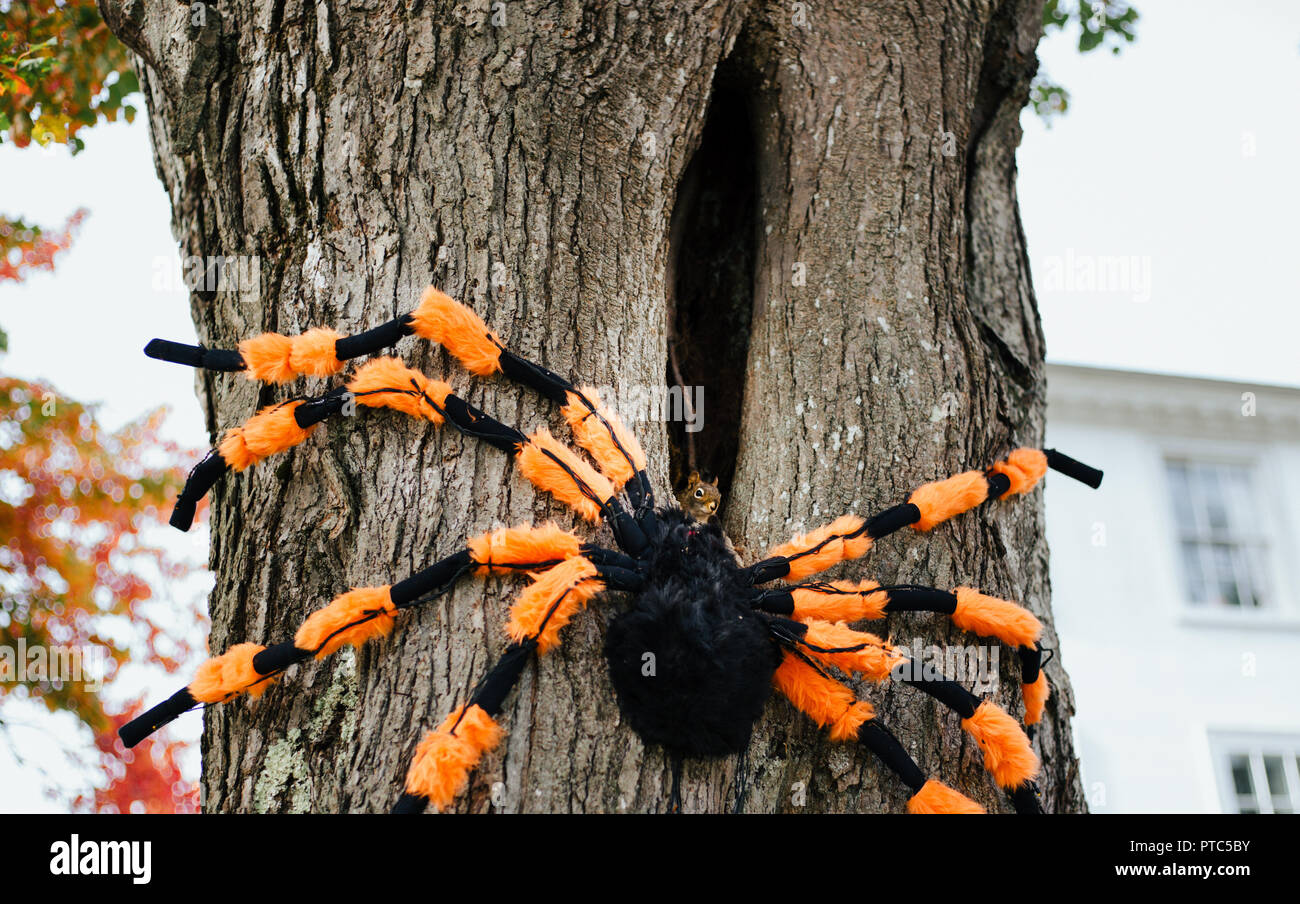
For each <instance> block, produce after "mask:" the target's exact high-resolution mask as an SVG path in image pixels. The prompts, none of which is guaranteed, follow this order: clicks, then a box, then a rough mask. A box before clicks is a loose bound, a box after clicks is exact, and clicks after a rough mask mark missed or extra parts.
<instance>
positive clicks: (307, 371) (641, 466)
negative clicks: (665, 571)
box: [145, 287, 654, 529]
mask: <svg viewBox="0 0 1300 904" xmlns="http://www.w3.org/2000/svg"><path fill="white" fill-rule="evenodd" d="M413 333H414V334H417V335H419V336H422V337H423V338H425V339H428V340H429V341H431V342H435V343H437V344H439V345H442V346H443V347H444V348H446V349H447V351H448V352H450V353H451V354H452V356H453V357H455V358H456V359H457V360H458V361H459V362H460V363H461V364H462V365H463V366H464V367H465V368H466V370H468V371H470V372H471V373H474V374H477V375H479V376H490V375H492V374H495V373H503V374H505V375H506V376H507V377H509V378H510V379H512V380H514V381H515V382H517V383H520V384H522V385H524V386H527V387H529V388H530V389H532V390H534V391H535V392H537V393H539V394H540V395H542V396H544V397H546V398H548V399H550V400H552V401H554V402H556V403H557V404H559V405H561V406H563V407H562V409H561V411H562V413H563V415H564V417H565V420H566V421H567V422H568V423H569V425H570V428H571V429H572V430H573V433H574V437H575V439H576V440H577V442H578V445H579V446H581V447H582V448H583V449H585V450H586V451H587V452H588V453H589V454H591V456H592V457H593V458H594V459H595V460H596V462H597V464H598V465H599V466H600V471H601V473H602V474H603V475H604V477H605V479H606V480H608V481H609V482H610V483H611V484H612V486H613V487H614V488H615V489H623V488H624V485H626V489H627V492H628V497H629V499H630V500H631V501H632V505H633V508H634V510H635V511H636V512H637V517H638V519H639V520H642V521H645V522H649V523H652V522H653V520H654V515H653V511H654V492H653V490H652V488H651V486H650V480H649V477H648V475H647V473H646V456H645V452H644V450H643V449H642V448H641V444H640V443H639V442H638V441H637V438H636V436H635V435H634V434H633V433H632V431H630V430H629V429H627V427H626V426H624V424H623V422H622V421H621V420H620V419H619V417H618V415H617V414H615V413H614V412H613V411H611V410H610V409H608V408H606V407H605V406H603V405H602V404H601V402H600V397H599V395H598V394H597V393H596V391H595V390H594V389H592V388H590V387H582V388H579V387H576V386H574V385H573V384H572V383H570V382H569V381H568V380H567V379H565V378H564V377H561V376H560V375H558V374H556V373H553V372H552V371H550V370H547V369H546V368H545V367H542V366H541V365H538V364H534V363H533V362H531V361H528V360H526V359H524V358H521V357H520V356H518V355H516V354H515V353H514V352H511V351H510V350H509V349H507V348H506V347H505V346H504V345H503V344H502V343H501V340H500V339H499V338H498V337H497V334H496V333H495V332H493V331H492V330H491V329H489V328H488V326H487V324H485V323H484V322H483V320H482V319H481V318H480V317H479V316H478V315H477V314H475V313H474V312H473V311H472V310H470V309H469V308H468V307H466V306H465V305H463V304H461V303H460V302H458V301H456V300H454V299H452V298H451V297H449V296H447V295H446V294H444V293H443V292H441V291H439V290H438V289H435V288H432V287H430V288H428V289H426V290H425V292H424V295H423V296H422V297H421V299H420V304H419V305H418V306H417V307H416V309H415V310H414V311H413V312H411V313H410V314H407V315H405V316H403V317H399V318H397V319H395V320H391V321H389V322H388V323H386V324H383V325H381V326H378V327H375V328H374V329H371V330H367V331H366V332H364V333H360V334H358V335H356V336H351V337H344V336H340V335H339V334H338V333H337V332H335V331H334V330H332V329H326V328H319V327H318V328H316V329H312V330H309V331H308V332H306V333H304V334H302V335H300V336H282V335H280V334H278V333H263V334H262V335H260V336H255V337H253V338H251V339H246V340H244V341H243V342H241V343H240V344H239V348H238V350H226V349H207V348H204V347H203V346H190V345H184V344H182V343H178V342H169V341H167V340H163V339H154V340H152V341H150V342H149V344H148V345H147V346H146V347H145V354H147V355H149V356H150V357H152V358H156V359H159V360H163V361H171V362H174V363H178V364H186V365H189V366H191V367H199V368H206V369H209V370H218V371H227V372H229V371H244V372H246V373H247V375H248V377H249V378H250V379H254V380H262V381H266V382H274V383H287V382H289V381H291V380H293V379H295V378H296V377H298V376H302V375H310V376H329V375H331V374H335V373H338V372H339V371H341V370H342V369H343V367H344V361H346V360H348V359H350V358H355V357H358V356H360V355H365V354H372V353H374V352H377V351H379V350H381V349H383V348H386V347H388V346H391V345H395V344H396V343H397V342H398V341H399V340H400V339H401V338H402V337H404V336H408V335H411V334H413ZM380 360H381V361H386V362H388V364H387V365H386V366H387V367H389V368H390V369H402V370H409V369H407V368H404V366H403V365H402V364H401V362H400V361H396V360H395V359H391V358H389V359H380ZM374 363H375V362H371V364H367V365H365V366H364V367H363V368H362V371H365V370H366V369H367V368H370V367H371V365H373V364H374ZM410 373H411V374H413V375H415V376H416V377H417V378H418V379H419V380H423V379H424V378H423V377H420V376H419V375H418V373H417V372H415V371H410ZM396 376H397V377H398V379H397V380H396V381H395V382H392V381H390V385H391V386H397V387H400V388H398V389H384V388H382V387H381V388H378V389H376V391H377V392H380V393H384V392H407V391H408V390H406V389H405V387H406V385H407V383H408V378H407V377H406V376H404V375H402V374H397V375H396ZM411 382H412V383H414V381H411ZM426 382H427V381H426ZM436 385H437V386H438V387H439V388H440V389H445V392H450V389H449V388H446V384H442V383H438V384H436ZM348 388H349V389H351V390H352V391H354V392H358V394H359V391H358V390H357V389H356V388H355V387H353V386H352V385H351V384H349V387H348ZM444 395H445V393H444ZM302 401H303V400H294V401H291V402H287V403H284V406H285V407H288V408H289V410H288V411H282V412H280V413H279V414H278V415H276V416H274V417H272V416H271V415H272V414H273V413H274V412H275V411H276V410H277V409H278V408H280V407H281V406H275V407H274V408H268V409H265V410H264V411H262V412H260V413H259V415H257V417H256V418H254V420H253V421H250V422H249V423H248V424H246V425H244V427H243V428H235V430H234V431H232V432H231V433H230V434H228V440H229V446H227V443H226V442H225V441H223V444H222V448H221V449H220V450H219V452H220V456H219V457H220V458H221V459H222V460H224V461H225V462H226V463H227V464H228V465H229V466H231V467H234V468H235V470H243V469H244V468H245V467H248V465H250V464H253V463H254V462H256V461H257V460H259V459H260V458H264V457H266V456H267V455H270V454H274V453H276V452H282V451H284V450H285V449H287V448H289V447H290V446H293V445H296V444H297V443H299V442H301V441H302V440H303V439H306V437H307V435H308V434H309V433H310V432H311V427H312V426H313V425H314V424H315V423H318V422H319V418H318V419H317V420H316V421H313V423H312V424H311V425H308V424H303V423H302V419H301V416H299V418H298V420H297V422H296V423H294V422H293V420H292V419H291V417H290V416H291V415H292V414H294V413H295V411H294V409H296V408H297V407H298V405H300V404H302ZM317 401H320V400H317ZM439 401H440V403H441V399H440V400H439ZM338 404H339V405H340V406H341V404H342V400H339V402H338ZM363 404H369V403H363ZM376 404H387V403H386V402H382V401H381V402H376ZM391 407H397V406H396V405H393V406H391ZM439 407H441V404H440V405H439ZM330 413H336V412H335V411H328V412H325V413H323V414H321V417H324V416H328V414H330ZM408 413H412V414H416V413H417V412H415V411H409V412H408ZM258 418H260V420H258ZM430 419H433V418H430ZM435 423H440V421H437V420H435ZM245 436H247V437H248V440H249V441H248V442H243V438H244V437H245ZM231 437H233V438H231ZM227 452H229V453H232V454H231V455H228V454H227ZM205 465H206V467H205V469H204V470H203V471H202V472H199V473H198V474H197V476H198V477H199V478H200V480H199V481H198V482H196V483H195V485H194V487H193V488H192V489H193V490H194V491H195V492H196V493H197V496H195V497H194V498H192V499H191V498H189V497H186V501H187V502H193V503H197V501H198V499H200V498H202V496H203V494H204V493H205V492H206V491H207V489H209V488H210V487H211V485H212V483H213V482H214V481H215V480H216V479H217V478H219V477H220V475H221V473H222V471H223V470H224V469H222V468H221V467H220V466H219V465H218V464H217V463H215V462H213V463H208V461H207V460H205ZM191 508H192V506H191ZM178 511H181V512H185V511H187V509H180V510H178ZM192 519H193V512H192V510H189V514H188V520H187V519H186V518H185V517H181V518H177V519H175V520H177V521H180V522H183V523H185V527H183V528H182V529H188V526H189V521H192ZM593 520H594V518H593ZM177 526H178V527H179V526H180V524H179V523H178V524H177Z"/></svg>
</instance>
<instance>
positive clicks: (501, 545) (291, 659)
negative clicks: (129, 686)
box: [119, 523, 637, 747]
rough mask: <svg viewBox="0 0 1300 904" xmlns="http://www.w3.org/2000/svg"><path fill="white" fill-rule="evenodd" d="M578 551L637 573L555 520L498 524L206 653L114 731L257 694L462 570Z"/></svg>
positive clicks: (439, 588) (426, 597)
mask: <svg viewBox="0 0 1300 904" xmlns="http://www.w3.org/2000/svg"><path fill="white" fill-rule="evenodd" d="M579 557H586V559H587V560H588V561H590V562H592V563H596V567H597V568H600V569H604V570H605V572H606V573H607V575H608V576H609V580H610V582H611V584H613V583H615V582H616V581H617V582H620V583H621V584H626V583H628V582H630V581H633V580H635V575H636V567H637V566H636V562H635V561H634V560H632V559H630V558H629V557H627V556H624V555H622V554H621V553H618V552H614V551H613V550H607V549H602V548H600V547H598V546H592V545H590V544H584V543H582V541H581V540H580V539H579V538H578V537H577V536H576V535H575V534H573V533H570V532H569V531H566V530H563V529H561V528H559V527H558V526H556V525H555V524H551V523H548V524H543V525H540V526H536V527H533V526H530V525H519V526H518V527H503V528H498V529H497V530H494V531H490V532H488V533H486V534H482V535H481V536H478V537H474V538H473V539H471V540H470V541H469V542H468V543H467V544H466V547H465V548H464V549H462V550H460V551H459V552H457V553H455V554H453V555H451V556H448V557H446V558H444V559H442V560H441V561H439V562H436V563H435V564H433V565H430V566H429V567H428V568H425V569H424V570H422V571H419V572H417V573H416V574H413V575H411V576H410V577H408V578H406V579H405V580H403V581H399V582H398V583H396V584H393V585H391V586H384V587H361V588H356V589H353V590H349V591H348V592H347V593H344V594H341V595H340V596H338V597H336V598H335V599H334V600H333V601H332V602H331V603H330V604H329V605H327V606H325V607H323V608H321V609H318V610H316V611H315V612H313V613H312V614H311V615H310V616H308V617H307V619H306V620H305V621H304V622H303V624H302V626H301V627H300V628H299V629H298V631H297V632H296V633H295V635H294V638H293V640H291V641H285V642H282V643H278V644H273V645H271V646H269V647H264V646H262V645H260V644H255V643H242V644H236V645H235V646H233V647H231V648H230V649H228V650H227V651H226V652H225V653H222V654H221V655H220V656H214V657H212V658H211V659H209V660H208V661H207V662H205V663H204V664H203V665H201V666H200V667H199V670H198V674H197V675H196V676H195V678H194V680H193V681H192V682H190V684H188V685H187V686H185V687H183V688H181V689H180V690H179V691H177V692H176V693H175V694H173V695H172V696H171V697H169V698H168V699H167V700H165V701H163V702H162V703H160V704H158V705H157V706H154V707H153V708H151V709H149V710H148V711H146V712H144V713H142V714H141V715H139V716H137V717H136V718H135V719H132V720H131V721H130V722H127V723H126V724H125V725H123V726H122V728H121V729H120V731H119V736H120V737H121V738H122V742H123V743H124V744H125V745H126V746H127V747H134V746H135V745H136V744H138V743H140V742H141V741H142V740H144V739H145V738H146V737H148V736H149V735H151V734H152V733H153V732H155V731H157V730H158V729H159V728H161V727H162V726H164V725H166V724H167V723H169V722H171V721H173V720H174V719H176V718H177V717H178V716H180V715H181V714H183V713H185V712H187V711H188V710H190V709H192V708H193V707H194V706H196V705H198V704H203V703H207V704H211V703H224V702H227V701H229V700H233V699H235V698H236V697H239V696H242V695H243V694H248V695H250V696H252V697H258V696H261V695H262V693H264V692H265V691H266V689H267V688H269V687H270V686H271V684H273V683H274V682H275V680H276V679H277V678H278V676H279V675H280V673H281V672H283V671H285V670H286V669H288V668H289V667H291V666H293V665H296V664H297V663H299V662H303V661H304V660H307V659H311V658H312V657H315V658H317V659H323V658H325V657H326V656H329V655H330V654H332V653H334V652H336V651H337V650H339V649H340V648H341V647H342V646H344V645H345V644H351V645H352V646H355V647H360V646H361V645H362V644H364V643H365V642H366V641H367V640H370V639H371V638H374V637H380V636H383V635H386V634H387V633H388V632H389V631H390V630H392V627H393V624H394V619H395V617H396V616H397V615H398V614H399V613H400V612H402V611H403V610H406V609H412V608H415V607H416V606H419V605H421V604H423V603H425V602H428V601H430V600H432V599H436V598H438V597H440V596H442V595H444V594H446V593H447V592H449V591H450V590H451V589H452V587H454V586H455V584H456V582H457V581H458V580H460V578H462V577H463V576H465V575H466V574H470V573H473V574H475V575H477V576H479V577H486V576H488V575H490V574H497V575H503V574H517V573H520V572H524V571H536V570H538V569H542V568H550V567H553V566H556V565H559V564H561V563H562V562H565V561H568V560H570V559H574V558H579Z"/></svg>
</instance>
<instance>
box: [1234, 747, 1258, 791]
mask: <svg viewBox="0 0 1300 904" xmlns="http://www.w3.org/2000/svg"><path fill="white" fill-rule="evenodd" d="M1229 762H1230V763H1231V764H1232V787H1233V788H1234V789H1235V790H1236V792H1237V794H1238V795H1246V794H1249V795H1253V794H1254V793H1255V783H1254V782H1253V781H1251V779H1250V759H1249V758H1248V757H1246V756H1245V755H1244V754H1240V753H1234V754H1233V755H1232V759H1231V760H1229Z"/></svg>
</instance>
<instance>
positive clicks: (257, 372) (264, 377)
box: [239, 333, 297, 383]
mask: <svg viewBox="0 0 1300 904" xmlns="http://www.w3.org/2000/svg"><path fill="white" fill-rule="evenodd" d="M292 355H293V340H292V339H290V338H289V337H288V336H281V335H280V334H279V333H263V334H262V335H260V336H254V337H253V338H252V339H245V340H244V341H243V342H241V343H239V356H240V357H241V358H243V359H244V364H245V365H247V367H248V369H247V370H246V371H245V374H246V375H247V376H248V379H250V380H261V381H262V382H264V383H288V382H289V381H290V380H292V379H293V378H294V377H295V376H297V372H296V371H295V370H294V369H293V365H292V364H291V363H289V358H290V357H291V356H292Z"/></svg>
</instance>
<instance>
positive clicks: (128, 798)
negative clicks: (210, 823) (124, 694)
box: [73, 701, 199, 813]
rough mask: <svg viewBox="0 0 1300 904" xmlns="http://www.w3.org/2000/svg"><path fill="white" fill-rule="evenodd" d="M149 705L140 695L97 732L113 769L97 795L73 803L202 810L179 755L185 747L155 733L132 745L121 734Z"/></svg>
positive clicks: (105, 808)
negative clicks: (178, 763) (104, 785)
mask: <svg viewBox="0 0 1300 904" xmlns="http://www.w3.org/2000/svg"><path fill="white" fill-rule="evenodd" d="M143 709H144V704H143V703H142V702H140V701H136V702H134V703H132V704H131V706H130V707H128V708H127V709H126V710H124V711H122V712H120V713H115V714H114V715H113V716H112V717H111V722H112V724H111V725H110V726H109V730H107V731H104V732H100V733H99V734H97V735H96V736H95V747H96V748H97V749H98V751H99V757H100V766H101V768H102V769H103V771H104V772H105V773H106V774H107V775H108V778H109V783H108V786H107V787H105V788H96V789H95V792H94V794H93V795H89V796H82V797H78V798H77V799H76V800H74V801H73V808H74V809H76V810H82V811H93V812H95V813H197V812H199V789H198V786H197V785H195V784H192V783H190V782H186V781H185V778H184V776H182V775H181V770H180V766H178V765H177V762H176V760H177V758H178V756H179V754H180V752H181V750H182V749H183V748H184V747H185V745H184V744H181V743H180V742H178V741H167V740H163V739H161V738H160V736H159V735H157V734H155V735H153V736H152V737H149V738H145V739H144V740H143V741H141V742H140V743H139V744H137V745H136V746H135V747H134V748H132V749H131V750H127V749H126V747H125V745H123V744H122V741H121V739H120V738H118V736H117V730H118V729H119V728H121V727H122V726H123V725H125V724H126V723H127V722H129V721H131V720H132V719H134V718H135V717H136V716H137V715H139V714H140V711H141V710H143Z"/></svg>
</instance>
